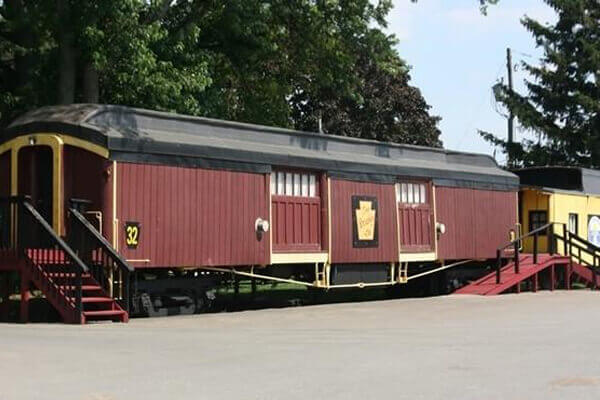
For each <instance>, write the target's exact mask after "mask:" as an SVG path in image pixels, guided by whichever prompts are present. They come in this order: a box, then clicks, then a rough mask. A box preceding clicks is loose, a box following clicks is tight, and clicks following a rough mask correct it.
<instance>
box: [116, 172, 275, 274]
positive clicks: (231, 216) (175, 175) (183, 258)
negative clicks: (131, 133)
mask: <svg viewBox="0 0 600 400" xmlns="http://www.w3.org/2000/svg"><path fill="white" fill-rule="evenodd" d="M268 201H269V196H268V176H267V175H262V174H255V173H242V172H232V171H223V170H218V171H217V170H207V169H200V168H183V167H174V166H162V165H148V164H137V163H118V165H117V218H118V220H119V229H120V231H119V232H118V235H119V251H120V252H121V253H122V254H124V256H125V258H126V259H129V260H134V261H132V264H133V265H134V266H136V267H155V266H158V267H162V266H164V267H167V266H190V267H199V266H227V265H263V264H268V263H269V261H270V260H269V256H270V247H269V246H270V243H269V235H268V234H263V235H257V233H256V231H255V221H256V219H257V218H259V217H260V218H263V219H267V220H268V219H269V206H268ZM134 224H137V225H138V227H139V232H138V237H137V239H138V240H137V247H136V248H134V247H133V246H132V243H131V242H132V239H136V238H134V237H131V236H128V232H127V231H126V226H132V225H134ZM128 240H129V247H128V244H127V243H128Z"/></svg>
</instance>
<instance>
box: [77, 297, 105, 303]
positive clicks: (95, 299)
mask: <svg viewBox="0 0 600 400" xmlns="http://www.w3.org/2000/svg"><path fill="white" fill-rule="evenodd" d="M67 299H68V300H69V301H75V297H67ZM113 301H114V300H113V299H112V298H111V297H82V298H81V302H82V303H112V302H113Z"/></svg>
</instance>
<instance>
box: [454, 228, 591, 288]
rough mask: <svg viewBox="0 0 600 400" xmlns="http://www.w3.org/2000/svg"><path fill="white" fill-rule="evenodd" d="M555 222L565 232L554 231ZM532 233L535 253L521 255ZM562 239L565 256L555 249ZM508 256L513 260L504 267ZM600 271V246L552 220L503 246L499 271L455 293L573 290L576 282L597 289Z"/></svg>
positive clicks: (500, 252) (499, 258) (499, 255)
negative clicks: (543, 249)
mask: <svg viewBox="0 0 600 400" xmlns="http://www.w3.org/2000/svg"><path fill="white" fill-rule="evenodd" d="M555 225H561V226H562V235H561V234H559V233H556V232H554V226H555ZM541 233H545V234H546V235H547V238H548V244H549V250H550V253H549V254H544V253H539V252H538V247H539V246H538V240H539V236H540V234H541ZM530 236H533V254H525V255H523V254H520V246H521V244H522V240H523V239H524V238H526V237H530ZM559 241H560V242H562V245H563V247H562V248H563V254H564V255H560V254H556V252H555V250H556V249H557V248H558V244H559V243H558V242H559ZM508 251H511V254H510V255H509V256H504V254H505V252H508ZM505 259H508V260H509V262H508V264H506V265H505V266H502V263H503V261H504V260H505ZM590 260H591V261H590ZM599 272H600V248H598V247H596V246H595V245H594V244H592V243H590V242H588V241H587V240H585V239H583V238H581V237H579V236H577V235H575V234H573V233H570V232H569V231H568V230H567V227H566V225H565V224H562V223H561V224H557V223H549V224H547V225H545V226H543V227H541V228H539V229H536V230H534V231H532V232H530V233H528V234H525V235H523V236H522V237H519V238H517V239H515V240H513V241H511V242H509V243H508V244H507V245H505V246H503V247H501V248H499V249H498V251H497V259H496V270H495V271H494V272H492V273H490V274H488V275H486V276H484V277H482V278H480V279H478V280H476V281H474V282H471V283H469V284H468V285H466V286H463V287H462V288H460V289H458V290H456V291H455V292H454V293H456V294H477V295H483V296H491V295H497V294H502V293H510V292H512V293H519V292H521V290H523V289H527V290H530V291H532V292H536V291H537V290H538V289H539V288H540V287H542V286H543V287H544V288H547V289H549V290H554V289H555V288H558V287H562V288H565V289H571V285H572V283H573V282H574V281H578V282H580V283H584V284H585V285H586V286H588V287H591V288H593V289H596V288H598V283H599V282H600V279H598V273H599Z"/></svg>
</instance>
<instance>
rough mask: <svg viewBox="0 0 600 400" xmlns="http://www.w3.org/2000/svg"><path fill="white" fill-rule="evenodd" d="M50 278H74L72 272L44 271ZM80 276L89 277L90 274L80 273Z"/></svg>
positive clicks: (74, 275)
mask: <svg viewBox="0 0 600 400" xmlns="http://www.w3.org/2000/svg"><path fill="white" fill-rule="evenodd" d="M46 274H47V275H48V276H49V277H50V278H75V277H76V274H75V273H74V272H46ZM81 278H91V275H90V274H87V273H86V274H81Z"/></svg>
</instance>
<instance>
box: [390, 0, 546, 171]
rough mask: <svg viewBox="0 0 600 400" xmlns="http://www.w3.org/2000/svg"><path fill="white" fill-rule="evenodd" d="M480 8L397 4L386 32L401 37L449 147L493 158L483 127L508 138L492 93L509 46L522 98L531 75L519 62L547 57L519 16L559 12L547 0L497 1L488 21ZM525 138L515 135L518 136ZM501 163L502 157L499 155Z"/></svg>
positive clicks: (473, 0) (455, 0) (459, 2)
mask: <svg viewBox="0 0 600 400" xmlns="http://www.w3.org/2000/svg"><path fill="white" fill-rule="evenodd" d="M478 3H479V2H478V1H477V0H419V2H418V3H412V2H411V1H410V0H394V9H393V10H392V11H391V13H390V15H389V16H388V22H389V26H388V32H389V33H393V34H395V35H396V36H397V38H398V39H399V44H398V52H399V53H400V56H401V57H402V58H403V59H404V60H405V61H406V62H407V63H408V64H409V65H410V66H411V73H410V74H411V76H412V84H413V85H414V86H417V87H418V88H420V89H421V92H422V93H423V96H424V97H425V100H426V101H427V102H428V104H430V105H431V106H432V110H431V113H432V114H435V115H439V116H441V117H442V121H441V122H440V129H441V131H442V141H443V143H444V147H445V148H448V149H453V150H462V151H469V152H478V153H486V154H490V155H494V148H493V147H492V146H491V145H490V144H488V143H487V142H485V141H484V140H483V139H482V138H481V137H480V136H479V134H478V129H481V130H485V131H488V132H492V133H495V134H497V135H502V137H506V132H507V128H506V125H507V122H506V118H505V117H503V116H501V115H500V114H499V113H498V110H497V107H496V106H495V102H494V101H493V95H492V91H491V87H492V85H493V84H494V83H495V82H497V81H498V80H499V79H500V78H502V77H504V79H505V80H506V79H507V78H506V75H507V71H506V48H507V47H510V48H511V49H512V51H513V61H514V63H515V64H516V65H517V66H516V68H515V69H513V70H514V72H513V79H514V82H515V89H516V90H518V91H520V92H523V93H524V92H525V85H524V84H523V79H524V78H526V77H527V76H526V74H525V72H524V71H523V70H522V68H520V62H521V61H527V62H529V63H534V64H536V63H538V60H539V58H540V56H541V55H542V52H541V50H540V49H538V48H536V47H535V42H534V40H533V37H532V36H531V34H530V33H529V32H528V31H527V30H526V29H525V27H523V26H522V25H521V23H520V19H521V18H522V17H523V16H524V15H527V16H529V17H531V18H534V19H536V20H538V21H540V22H545V23H551V22H554V21H556V15H555V13H554V11H553V10H552V9H551V8H550V7H548V6H547V5H546V4H545V3H544V2H543V1H542V0H500V3H499V4H498V5H496V6H491V7H490V8H489V10H488V15H487V16H484V15H482V14H481V13H480V11H479V7H478ZM500 111H502V110H500ZM524 134H525V133H523V132H519V131H518V130H517V131H516V139H517V140H518V139H519V138H520V137H522V136H523V135H524ZM496 159H497V160H498V161H499V162H503V161H504V159H505V158H504V156H503V155H502V154H500V152H499V151H498V152H497V154H496Z"/></svg>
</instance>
